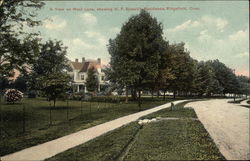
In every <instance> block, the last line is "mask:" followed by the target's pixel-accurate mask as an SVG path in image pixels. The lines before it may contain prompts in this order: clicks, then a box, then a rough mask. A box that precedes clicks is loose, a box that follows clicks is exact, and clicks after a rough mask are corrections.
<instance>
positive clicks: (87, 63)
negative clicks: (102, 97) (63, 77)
mask: <svg viewBox="0 0 250 161" xmlns="http://www.w3.org/2000/svg"><path fill="white" fill-rule="evenodd" d="M70 65H71V67H72V69H73V70H72V72H69V74H70V75H71V77H72V79H73V83H72V84H73V86H74V87H75V91H74V92H80V91H84V92H87V88H86V85H85V83H86V80H87V77H88V73H87V72H88V69H90V68H92V67H94V68H95V69H96V71H97V73H96V74H97V78H98V82H99V83H98V92H100V91H102V90H103V89H104V88H105V86H106V82H105V74H104V72H103V70H102V67H103V66H102V64H101V59H100V58H98V59H97V60H85V58H84V57H83V58H82V61H81V62H79V60H78V59H75V61H74V62H73V61H71V62H70Z"/></svg>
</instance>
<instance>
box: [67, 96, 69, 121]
mask: <svg viewBox="0 0 250 161" xmlns="http://www.w3.org/2000/svg"><path fill="white" fill-rule="evenodd" d="M67 121H68V122H69V100H67Z"/></svg>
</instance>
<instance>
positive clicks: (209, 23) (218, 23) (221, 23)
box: [166, 15, 228, 32]
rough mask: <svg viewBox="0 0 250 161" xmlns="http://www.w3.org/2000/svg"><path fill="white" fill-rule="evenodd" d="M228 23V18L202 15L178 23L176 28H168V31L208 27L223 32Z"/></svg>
mask: <svg viewBox="0 0 250 161" xmlns="http://www.w3.org/2000/svg"><path fill="white" fill-rule="evenodd" d="M227 25H228V21H227V20H226V19H222V18H220V17H214V16H207V15H206V16H202V17H201V18H199V19H198V20H191V19H189V20H187V21H185V22H183V23H182V24H180V25H177V26H176V27H174V28H170V29H167V30H166V32H180V31H183V32H184V31H187V30H190V29H194V28H196V29H208V30H212V31H214V30H217V31H219V32H223V31H224V29H225V27H226V26H227Z"/></svg>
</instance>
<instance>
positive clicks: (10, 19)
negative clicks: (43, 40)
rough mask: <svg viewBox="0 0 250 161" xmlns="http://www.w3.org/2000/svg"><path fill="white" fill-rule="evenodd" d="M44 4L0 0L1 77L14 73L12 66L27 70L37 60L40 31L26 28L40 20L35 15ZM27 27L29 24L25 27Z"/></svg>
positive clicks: (21, 0)
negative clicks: (38, 32) (31, 31)
mask: <svg viewBox="0 0 250 161" xmlns="http://www.w3.org/2000/svg"><path fill="white" fill-rule="evenodd" d="M43 5H44V3H43V2H40V1H34V0H31V1H24V0H1V1H0V40H1V41H0V71H1V73H0V74H1V75H2V76H3V75H4V76H11V75H12V74H13V69H18V70H21V71H24V70H26V69H25V68H26V67H27V66H28V65H29V64H31V63H33V62H34V57H36V55H37V41H38V39H37V38H36V37H34V36H36V35H37V33H29V32H28V30H27V28H29V27H34V26H37V25H39V24H40V23H41V21H39V20H35V18H34V17H35V16H36V10H38V9H40V8H41V7H42V6H43ZM24 26H26V27H27V28H26V30H24ZM25 31H26V32H25Z"/></svg>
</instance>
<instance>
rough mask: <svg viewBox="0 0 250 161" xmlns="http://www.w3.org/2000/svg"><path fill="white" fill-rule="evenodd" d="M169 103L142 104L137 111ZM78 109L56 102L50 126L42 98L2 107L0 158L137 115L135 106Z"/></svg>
mask: <svg viewBox="0 0 250 161" xmlns="http://www.w3.org/2000/svg"><path fill="white" fill-rule="evenodd" d="M170 100H171V99H169V100H166V101H159V100H155V101H152V100H151V101H149V100H145V101H144V104H142V107H141V110H146V109H149V108H152V107H155V106H157V105H161V104H164V103H166V102H168V101H170ZM23 105H25V124H23V118H24V117H23ZM82 107H83V108H81V102H80V101H69V106H67V102H66V101H58V102H57V107H56V108H53V109H52V110H51V113H52V125H49V123H50V108H49V103H48V102H47V101H46V100H45V99H44V98H36V99H27V98H26V99H24V100H23V101H22V103H16V104H14V105H12V104H6V103H3V104H2V105H1V119H2V128H1V142H0V156H3V155H6V154H9V153H12V152H15V151H18V150H21V149H24V148H28V147H30V146H34V145H37V144H40V143H44V142H47V141H50V140H53V139H56V138H59V137H62V136H65V135H68V134H70V133H73V132H76V131H79V130H83V129H86V128H89V127H92V126H95V125H98V124H101V123H104V122H107V121H110V120H113V119H115V118H119V117H122V116H125V115H129V114H131V113H135V112H138V107H137V102H130V103H128V104H119V103H105V102H102V103H98V102H91V103H90V102H83V103H82ZM90 107H91V110H90ZM67 112H68V119H67ZM23 125H25V126H23ZM23 127H25V132H23Z"/></svg>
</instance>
